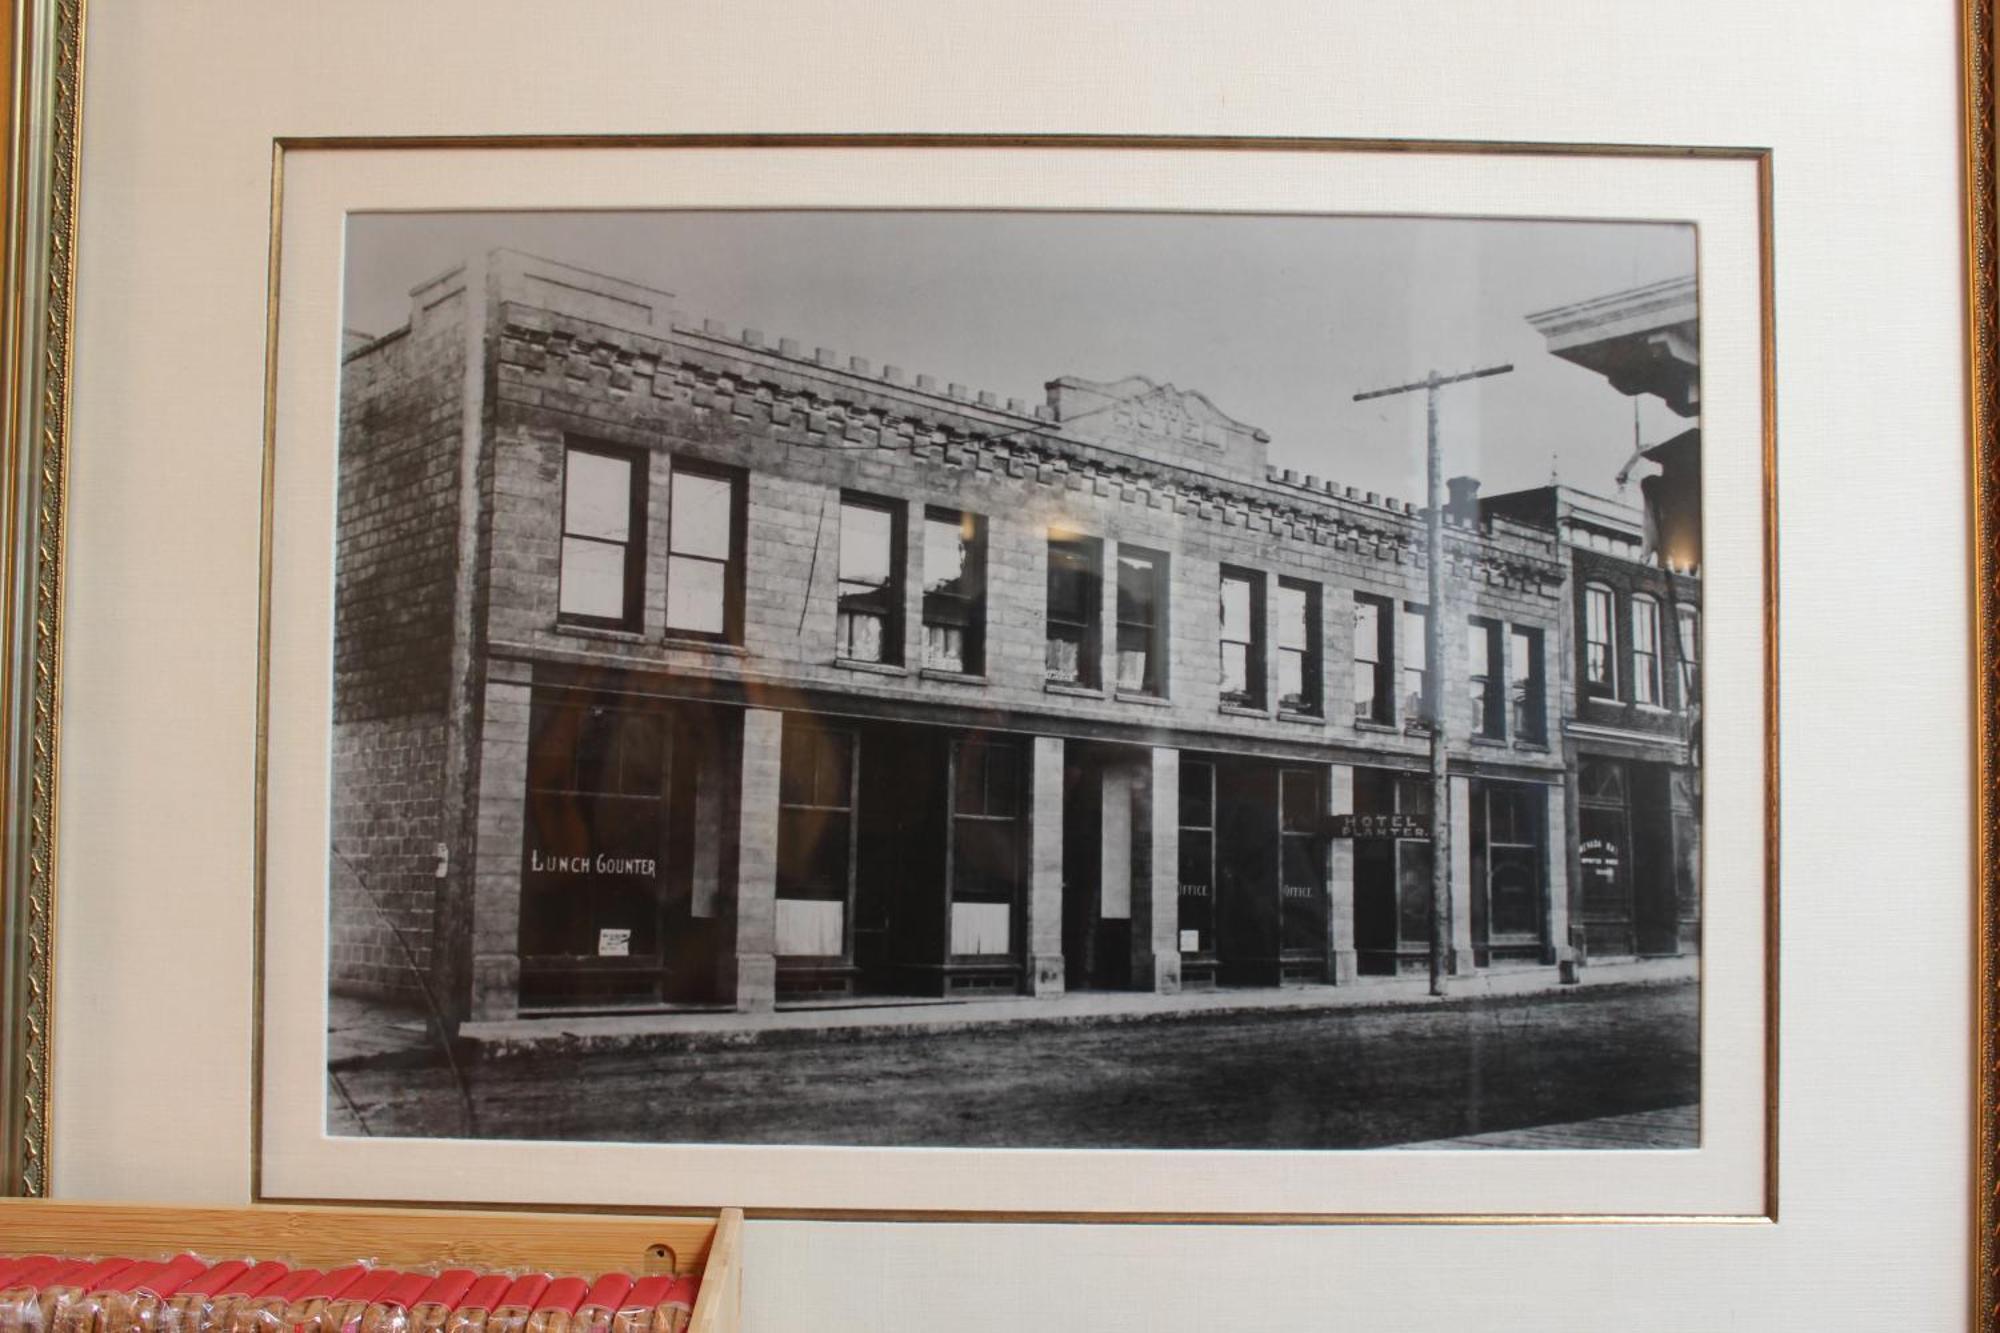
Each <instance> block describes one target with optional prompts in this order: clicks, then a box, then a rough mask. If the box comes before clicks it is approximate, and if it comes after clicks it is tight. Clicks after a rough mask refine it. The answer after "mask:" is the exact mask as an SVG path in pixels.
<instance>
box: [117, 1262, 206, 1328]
mask: <svg viewBox="0 0 2000 1333" xmlns="http://www.w3.org/2000/svg"><path fill="white" fill-rule="evenodd" d="M143 1267H144V1268H145V1269H146V1271H145V1272H143V1273H142V1272H140V1271H139V1269H138V1268H133V1269H130V1270H128V1271H127V1272H126V1273H124V1274H123V1275H121V1276H120V1278H119V1282H118V1286H119V1288H120V1290H118V1291H116V1292H115V1293H114V1294H113V1295H112V1296H111V1297H110V1298H108V1299H107V1300H106V1301H105V1302H104V1305H103V1307H102V1308H101V1309H100V1310H99V1311H98V1315H97V1322H96V1330H97V1333H160V1325H161V1324H162V1323H163V1322H164V1317H165V1311H166V1308H167V1298H168V1297H170V1296H172V1295H173V1294H174V1293H175V1292H177V1291H179V1290H180V1289H181V1288H182V1287H183V1286H185V1285H186V1284H187V1283H189V1282H192V1281H194V1280H195V1279H196V1278H197V1277H199V1276H201V1275H202V1274H203V1273H205V1272H207V1271H208V1264H207V1263H206V1262H204V1261H203V1260H201V1259H198V1258H196V1257H195V1256H194V1255H192V1254H183V1255H178V1256H176V1257H175V1258H172V1259H168V1260H166V1261H165V1262H164V1263H157V1264H150V1265H143Z"/></svg>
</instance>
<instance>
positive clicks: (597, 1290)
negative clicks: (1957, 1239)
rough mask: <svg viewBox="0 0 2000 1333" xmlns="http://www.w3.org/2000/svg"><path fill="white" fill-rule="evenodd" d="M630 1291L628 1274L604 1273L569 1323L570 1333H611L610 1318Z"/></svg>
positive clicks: (580, 1302)
mask: <svg viewBox="0 0 2000 1333" xmlns="http://www.w3.org/2000/svg"><path fill="white" fill-rule="evenodd" d="M631 1290H632V1275H631V1274H630V1273H606V1274H605V1275H604V1276H602V1277H600V1278H598V1279H597V1281H595V1282H593V1283H592V1284H591V1285H590V1290H589V1291H586V1292H585V1293H584V1294H583V1299H582V1300H581V1301H578V1302H577V1306H576V1314H575V1315H574V1316H572V1317H571V1319H570V1321H569V1326H570V1333H611V1317H612V1316H613V1315H614V1314H616V1313H617V1312H618V1308H619V1306H620V1305H621V1304H622V1303H623V1302H624V1300H625V1297H626V1295H627V1293H629V1292H630V1291H631Z"/></svg>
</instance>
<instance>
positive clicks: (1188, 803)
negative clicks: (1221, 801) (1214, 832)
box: [1181, 759, 1215, 828]
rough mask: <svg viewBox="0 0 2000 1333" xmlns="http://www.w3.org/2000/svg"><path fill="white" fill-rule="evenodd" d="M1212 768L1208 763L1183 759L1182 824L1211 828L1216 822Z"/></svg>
mask: <svg viewBox="0 0 2000 1333" xmlns="http://www.w3.org/2000/svg"><path fill="white" fill-rule="evenodd" d="M1213 773H1214V770H1212V769H1211V768H1210V767H1209V766H1208V765H1207V764H1198V763H1195V762H1193V761H1191V760H1186V759H1183V760H1182V761H1181V826H1182V827H1183V828H1211V827H1213V826H1214V823H1215V813H1214V801H1215V793H1214V787H1213V785H1212V782H1213Z"/></svg>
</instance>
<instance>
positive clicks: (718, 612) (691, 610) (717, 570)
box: [667, 556, 723, 634]
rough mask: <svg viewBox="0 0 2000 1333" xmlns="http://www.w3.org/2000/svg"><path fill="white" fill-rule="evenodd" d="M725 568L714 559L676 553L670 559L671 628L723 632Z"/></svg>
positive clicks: (669, 616) (668, 607) (668, 580)
mask: <svg viewBox="0 0 2000 1333" xmlns="http://www.w3.org/2000/svg"><path fill="white" fill-rule="evenodd" d="M722 593H723V567H722V566H721V565H719V564H717V563H716V562H714V561H712V560H694V559H690V558H688V557H686V556H674V557H672V558H670V559H669V560H668V561H667V628H668V629H681V630H688V631H690V632H692V633H696V634H720V633H722V631H723V619H722V600H723V598H722Z"/></svg>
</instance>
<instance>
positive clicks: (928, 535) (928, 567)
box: [924, 514, 970, 592]
mask: <svg viewBox="0 0 2000 1333" xmlns="http://www.w3.org/2000/svg"><path fill="white" fill-rule="evenodd" d="M969 525H970V520H969V519H961V518H959V517H957V516H956V515H954V516H953V517H951V518H940V517H938V516H937V515H935V514H933V515H931V516H930V517H929V518H926V519H925V520H924V591H925V592H959V591H962V589H960V588H958V587H957V586H956V585H957V584H958V582H959V580H960V579H962V578H964V577H965V556H966V537H967V536H968V535H969V534H968V533H967V532H966V529H967V528H968V527H969Z"/></svg>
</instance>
